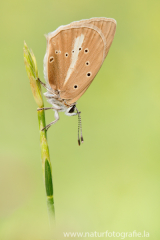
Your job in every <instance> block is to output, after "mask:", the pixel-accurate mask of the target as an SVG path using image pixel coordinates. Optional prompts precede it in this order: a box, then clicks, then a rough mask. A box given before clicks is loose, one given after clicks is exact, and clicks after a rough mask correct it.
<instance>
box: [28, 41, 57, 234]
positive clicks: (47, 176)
mask: <svg viewBox="0 0 160 240" xmlns="http://www.w3.org/2000/svg"><path fill="white" fill-rule="evenodd" d="M24 62H25V67H26V71H27V74H28V77H29V80H30V86H31V90H32V93H33V96H34V99H35V101H36V103H37V105H38V107H39V108H43V107H44V104H43V98H42V92H41V85H40V83H39V81H38V78H39V76H38V68H37V63H36V59H35V56H34V54H33V52H32V51H31V50H29V49H28V47H27V45H26V43H24ZM37 113H38V123H39V133H40V146H41V159H42V170H43V177H44V183H45V190H46V198H47V207H48V213H49V219H50V225H51V228H52V232H53V231H54V230H55V209H54V198H53V182H52V167H51V162H50V156H49V148H48V143H47V134H46V130H44V131H41V129H43V128H44V127H45V126H46V124H45V113H44V110H39V111H37ZM54 235H55V231H54Z"/></svg>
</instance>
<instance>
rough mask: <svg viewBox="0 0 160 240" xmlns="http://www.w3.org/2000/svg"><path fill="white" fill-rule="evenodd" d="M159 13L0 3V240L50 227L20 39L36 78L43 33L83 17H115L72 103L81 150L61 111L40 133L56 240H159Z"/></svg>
mask: <svg viewBox="0 0 160 240" xmlns="http://www.w3.org/2000/svg"><path fill="white" fill-rule="evenodd" d="M159 12H160V1H158V0H152V1H151V0H145V1H139V0H135V1H128V0H121V1H119V0H113V1H111V0H99V1H97V0H81V1H73V0H67V1H66V0H59V1H53V0H52V1H51V0H48V1H42V0H39V1H37V0H34V1H31V0H28V1H24V0H21V1H20V0H15V1H11V0H6V1H1V7H0V29H1V37H0V43H1V44H0V45H1V54H0V66H1V95H0V96H1V118H0V121H1V122H0V126H1V130H0V132H1V134H0V136H1V138H0V146H1V147H0V163H1V166H0V239H3V240H21V239H23V240H28V239H29V240H32V239H34V240H46V239H47V238H46V233H47V232H48V224H49V223H48V216H47V206H46V200H45V190H44V184H43V178H42V170H41V162H40V161H41V160H40V146H39V132H38V120H37V112H36V108H37V106H36V103H35V101H34V99H33V96H32V93H31V89H30V86H29V80H28V77H27V74H26V70H25V67H24V61H23V43H24V40H25V41H26V42H27V44H28V46H29V47H30V48H32V50H33V52H34V54H35V56H36V60H37V64H38V69H39V75H40V79H41V80H42V81H44V78H43V57H44V54H45V50H46V39H45V37H44V34H45V33H48V32H51V31H53V30H55V29H56V28H57V27H59V26H60V25H65V24H69V23H70V22H72V21H76V20H81V19H87V18H91V17H111V18H115V19H116V20H117V31H116V35H115V39H114V41H113V44H112V46H111V49H110V52H109V54H108V56H107V58H106V60H105V62H104V63H103V66H102V68H101V70H100V72H99V73H98V75H97V76H96V78H95V80H94V82H93V83H92V84H91V86H90V88H89V89H88V90H87V92H86V93H85V94H84V96H83V97H81V99H80V100H79V101H78V109H79V110H80V111H81V112H82V125H83V134H84V140H85V142H84V144H83V145H82V146H81V147H79V146H78V144H77V122H78V120H77V117H70V118H69V117H67V116H65V115H64V113H61V114H60V118H61V119H60V121H59V122H58V123H57V124H56V125H54V126H52V127H51V128H50V129H49V131H48V142H49V147H50V155H51V161H52V167H53V184H54V192H55V209H56V222H57V228H58V234H59V239H64V238H63V231H87V232H89V231H93V232H94V231H103V232H104V231H106V230H109V231H120V232H124V231H134V230H137V231H140V232H143V231H144V230H145V231H147V232H149V233H150V239H153V240H154V239H159V238H160V232H159V222H160V206H159V202H160V190H159V185H160V173H159V168H160V162H159V159H160V147H159V146H160V71H159V69H160V67H159V64H160V47H159V42H160V31H159V23H160V14H159ZM43 91H45V90H43ZM45 106H49V105H48V103H46V101H45ZM53 119H54V113H53V112H52V111H49V112H46V120H47V123H49V122H51V121H53ZM126 239H127V238H126Z"/></svg>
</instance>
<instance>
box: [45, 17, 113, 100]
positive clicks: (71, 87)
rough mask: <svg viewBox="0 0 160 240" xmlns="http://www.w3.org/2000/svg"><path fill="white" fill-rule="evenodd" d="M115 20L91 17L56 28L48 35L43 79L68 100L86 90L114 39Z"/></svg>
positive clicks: (76, 97) (74, 98)
mask: <svg viewBox="0 0 160 240" xmlns="http://www.w3.org/2000/svg"><path fill="white" fill-rule="evenodd" d="M115 29H116V22H115V20H113V19H107V18H93V19H89V20H82V21H79V22H73V23H71V24H69V25H66V26H62V27H60V28H58V29H57V30H56V31H55V32H53V33H50V34H49V35H48V37H47V52H46V56H45V61H44V63H45V64H46V66H47V67H46V73H45V75H46V76H47V77H46V81H48V83H49V85H50V86H51V88H52V89H55V90H59V91H60V97H61V98H62V99H66V102H68V103H69V104H71V103H73V102H75V101H77V100H78V98H80V96H81V95H82V94H83V93H84V92H85V91H86V90H87V88H88V87H89V85H90V84H91V82H92V80H93V79H94V77H95V75H96V74H97V72H98V71H99V69H100V67H101V65H102V63H103V61H104V58H105V57H106V55H107V53H108V50H109V48H110V45H111V43H112V41H113V38H114V34H115Z"/></svg>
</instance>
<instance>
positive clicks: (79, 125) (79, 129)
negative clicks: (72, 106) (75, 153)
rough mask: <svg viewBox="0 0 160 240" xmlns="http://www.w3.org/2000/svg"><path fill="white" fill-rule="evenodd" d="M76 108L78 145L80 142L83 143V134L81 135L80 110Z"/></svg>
mask: <svg viewBox="0 0 160 240" xmlns="http://www.w3.org/2000/svg"><path fill="white" fill-rule="evenodd" d="M76 110H77V114H78V145H79V146H80V145H81V143H83V141H84V139H83V136H82V121H81V115H80V114H81V112H79V111H78V109H77V108H76ZM79 132H81V138H80V137H79Z"/></svg>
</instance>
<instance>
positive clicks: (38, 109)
mask: <svg viewBox="0 0 160 240" xmlns="http://www.w3.org/2000/svg"><path fill="white" fill-rule="evenodd" d="M49 109H54V108H53V107H49V108H37V111H40V110H49Z"/></svg>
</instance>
